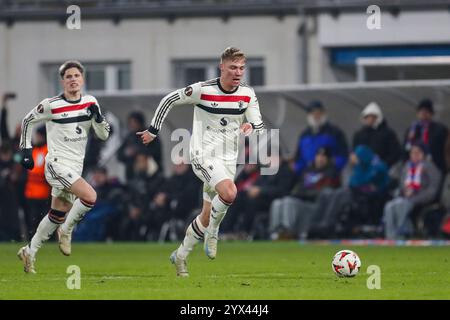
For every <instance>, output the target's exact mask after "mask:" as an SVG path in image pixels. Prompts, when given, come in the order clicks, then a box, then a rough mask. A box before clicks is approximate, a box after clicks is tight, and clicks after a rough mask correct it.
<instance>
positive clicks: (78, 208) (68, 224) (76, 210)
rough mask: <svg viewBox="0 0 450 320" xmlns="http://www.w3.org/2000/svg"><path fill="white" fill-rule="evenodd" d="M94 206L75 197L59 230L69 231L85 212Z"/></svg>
mask: <svg viewBox="0 0 450 320" xmlns="http://www.w3.org/2000/svg"><path fill="white" fill-rule="evenodd" d="M93 207H94V204H92V203H88V202H86V201H83V200H80V199H77V200H75V202H74V203H73V206H72V209H70V211H69V213H68V214H67V217H66V221H65V222H64V223H63V224H62V225H61V231H62V232H64V233H71V232H72V230H73V228H74V227H75V225H76V224H77V223H78V222H80V221H81V220H82V219H83V217H84V216H85V215H86V213H87V212H88V211H89V210H91V209H92V208H93Z"/></svg>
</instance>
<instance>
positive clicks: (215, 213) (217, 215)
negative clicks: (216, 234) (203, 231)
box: [208, 195, 230, 231]
mask: <svg viewBox="0 0 450 320" xmlns="http://www.w3.org/2000/svg"><path fill="white" fill-rule="evenodd" d="M229 207H230V205H229V204H227V203H225V202H224V201H223V200H222V199H221V198H220V197H219V195H216V196H215V197H214V198H213V200H212V202H211V215H210V218H209V226H208V229H209V230H211V231H216V230H217V229H218V228H219V226H220V223H221V222H222V220H223V218H224V217H225V214H226V213H227V210H228V208H229Z"/></svg>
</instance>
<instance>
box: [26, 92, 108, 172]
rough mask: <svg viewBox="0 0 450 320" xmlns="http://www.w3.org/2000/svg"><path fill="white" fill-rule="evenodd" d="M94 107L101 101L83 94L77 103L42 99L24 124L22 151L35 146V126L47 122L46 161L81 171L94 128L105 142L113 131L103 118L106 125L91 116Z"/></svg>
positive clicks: (56, 99) (60, 97) (61, 97)
mask: <svg viewBox="0 0 450 320" xmlns="http://www.w3.org/2000/svg"><path fill="white" fill-rule="evenodd" d="M93 104H96V105H98V102H97V99H95V98H94V97H93V96H91V95H84V96H82V97H81V98H80V99H79V100H77V101H69V100H66V99H65V97H64V95H60V96H56V97H53V98H48V99H44V100H42V101H41V103H39V105H37V106H36V107H35V108H34V109H33V110H31V111H30V112H29V113H28V114H27V115H26V117H25V118H24V119H23V121H22V134H21V137H20V148H21V149H25V148H31V147H32V145H31V136H32V130H33V125H34V124H35V123H37V122H41V121H45V122H46V129H47V146H48V154H47V158H48V157H50V159H52V160H53V161H54V159H55V158H56V159H58V160H57V161H58V162H62V163H64V164H66V165H68V166H70V167H72V168H74V169H78V170H79V169H80V168H82V167H83V161H84V156H85V152H86V144H87V140H88V134H89V130H90V128H91V126H92V127H93V128H94V131H95V134H96V135H97V136H98V137H99V138H100V139H102V140H106V139H107V138H108V136H109V132H110V131H111V128H110V126H109V124H108V123H107V122H106V121H105V120H104V119H103V122H101V123H97V122H95V120H94V117H91V114H90V111H89V110H88V108H89V106H91V105H93ZM99 109H100V107H99Z"/></svg>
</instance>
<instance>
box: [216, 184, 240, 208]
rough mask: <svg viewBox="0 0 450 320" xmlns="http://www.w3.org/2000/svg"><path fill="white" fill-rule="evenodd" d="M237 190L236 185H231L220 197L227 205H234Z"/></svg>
mask: <svg viewBox="0 0 450 320" xmlns="http://www.w3.org/2000/svg"><path fill="white" fill-rule="evenodd" d="M236 195H237V189H236V186H235V185H234V183H231V184H230V185H229V186H227V188H225V190H224V191H222V192H221V193H220V194H219V196H220V198H221V199H222V200H223V201H224V202H226V203H227V204H232V203H233V202H234V200H235V199H236Z"/></svg>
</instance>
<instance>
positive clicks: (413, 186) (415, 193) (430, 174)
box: [384, 143, 441, 239]
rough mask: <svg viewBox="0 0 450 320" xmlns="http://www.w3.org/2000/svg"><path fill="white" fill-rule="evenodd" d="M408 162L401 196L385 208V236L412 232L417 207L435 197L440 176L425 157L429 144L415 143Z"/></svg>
mask: <svg viewBox="0 0 450 320" xmlns="http://www.w3.org/2000/svg"><path fill="white" fill-rule="evenodd" d="M409 153H410V156H409V161H408V162H407V163H406V164H405V165H404V167H403V172H402V177H401V180H400V187H399V190H398V192H397V193H398V196H397V197H395V198H394V199H393V200H391V201H389V202H388V203H387V204H386V206H385V207H384V223H385V237H386V239H397V238H399V237H402V236H406V235H408V234H409V233H411V231H412V230H411V228H412V224H411V220H410V218H411V213H412V212H413V210H414V209H417V208H419V207H420V206H423V205H426V204H428V203H430V202H432V201H434V200H436V197H437V193H438V190H439V181H440V180H441V175H440V172H439V170H438V169H437V168H436V166H435V165H434V164H433V163H432V162H431V161H429V160H427V159H426V154H427V147H426V145H425V144H423V143H415V144H413V145H411V147H410V152H409Z"/></svg>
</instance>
